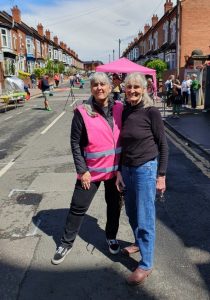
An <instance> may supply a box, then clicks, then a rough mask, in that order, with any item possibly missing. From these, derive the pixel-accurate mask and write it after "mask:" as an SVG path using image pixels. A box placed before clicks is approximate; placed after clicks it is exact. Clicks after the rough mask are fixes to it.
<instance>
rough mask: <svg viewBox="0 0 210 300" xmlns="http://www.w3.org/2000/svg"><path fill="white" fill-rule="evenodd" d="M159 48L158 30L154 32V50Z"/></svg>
mask: <svg viewBox="0 0 210 300" xmlns="http://www.w3.org/2000/svg"><path fill="white" fill-rule="evenodd" d="M157 49H158V32H157V31H156V32H155V33H154V50H157Z"/></svg>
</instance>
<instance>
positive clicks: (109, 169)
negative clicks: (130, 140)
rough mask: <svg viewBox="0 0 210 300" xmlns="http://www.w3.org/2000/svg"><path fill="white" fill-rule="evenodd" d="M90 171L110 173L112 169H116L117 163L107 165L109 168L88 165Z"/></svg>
mask: <svg viewBox="0 0 210 300" xmlns="http://www.w3.org/2000/svg"><path fill="white" fill-rule="evenodd" d="M88 169H89V171H90V172H97V173H110V172H113V171H117V170H118V165H116V166H113V167H109V168H90V167H88Z"/></svg>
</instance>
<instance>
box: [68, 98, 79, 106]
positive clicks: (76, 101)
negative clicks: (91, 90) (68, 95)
mask: <svg viewBox="0 0 210 300" xmlns="http://www.w3.org/2000/svg"><path fill="white" fill-rule="evenodd" d="M81 100H82V99H76V100H74V102H73V103H72V104H70V105H69V106H73V105H74V103H76V102H77V101H81Z"/></svg>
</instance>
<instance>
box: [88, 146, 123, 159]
mask: <svg viewBox="0 0 210 300" xmlns="http://www.w3.org/2000/svg"><path fill="white" fill-rule="evenodd" d="M121 151H122V148H121V147H119V148H116V149H111V150H106V151H101V152H93V153H90V152H84V156H85V158H100V157H105V156H109V155H113V154H119V153H121Z"/></svg>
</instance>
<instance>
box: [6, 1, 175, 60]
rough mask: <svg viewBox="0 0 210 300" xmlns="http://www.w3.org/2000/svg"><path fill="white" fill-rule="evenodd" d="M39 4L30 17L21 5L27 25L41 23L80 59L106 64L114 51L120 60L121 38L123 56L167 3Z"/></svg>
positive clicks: (161, 13) (84, 2) (160, 13)
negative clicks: (154, 15) (128, 46)
mask: <svg viewBox="0 0 210 300" xmlns="http://www.w3.org/2000/svg"><path fill="white" fill-rule="evenodd" d="M21 2H23V1H20V3H21ZM38 2H39V1H34V2H30V3H28V4H27V9H28V10H29V9H30V11H31V12H32V13H30V14H29V13H26V12H24V8H23V7H21V4H20V5H18V6H19V8H20V10H21V16H22V20H23V22H24V23H26V24H28V25H30V26H32V27H34V28H36V26H37V24H38V23H42V24H43V26H44V30H45V29H49V30H50V31H51V32H52V33H51V36H52V37H53V36H54V35H57V36H58V38H59V41H63V42H65V43H66V44H67V45H68V46H69V47H70V48H71V49H73V50H74V51H76V53H77V54H78V56H79V58H80V59H81V60H92V59H93V60H102V61H104V62H107V61H108V59H109V55H110V57H111V59H112V56H113V49H114V50H115V59H117V58H118V53H119V43H118V40H119V38H120V39H121V53H122V51H123V50H124V49H125V48H126V47H127V45H128V43H129V42H130V41H131V40H133V38H134V36H137V34H138V32H139V31H143V29H144V25H145V23H149V24H151V17H152V15H153V14H154V13H155V14H158V16H159V17H162V16H163V12H164V3H165V0H162V1H160V0H149V1H148V0H115V1H113V0H106V1H105V0H101V1H98V0H82V1H81V0H80V1H78V0H72V1H67V0H66V1H65V0H60V1H58V2H57V4H56V5H55V4H51V5H47V6H44V5H43V4H42V6H40V4H38ZM173 2H174V4H175V0H174V1H173ZM31 3H33V4H31ZM1 10H2V9H1ZM8 13H10V12H9V11H8Z"/></svg>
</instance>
